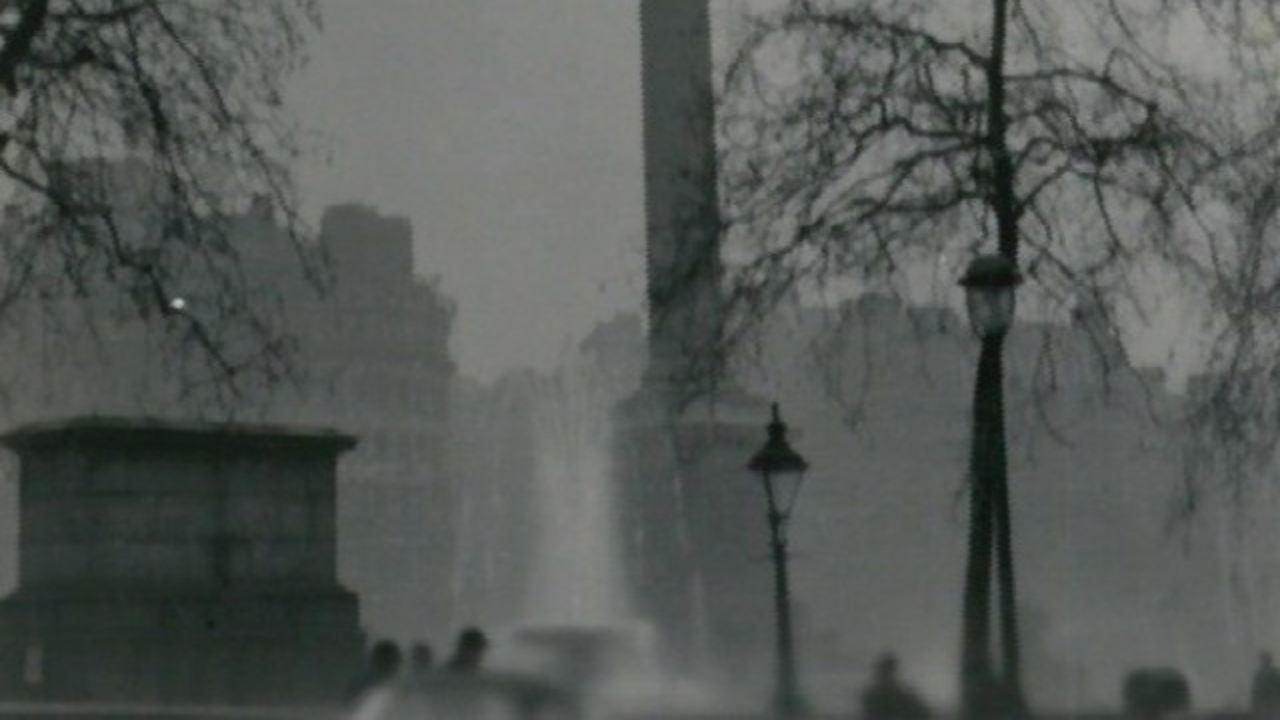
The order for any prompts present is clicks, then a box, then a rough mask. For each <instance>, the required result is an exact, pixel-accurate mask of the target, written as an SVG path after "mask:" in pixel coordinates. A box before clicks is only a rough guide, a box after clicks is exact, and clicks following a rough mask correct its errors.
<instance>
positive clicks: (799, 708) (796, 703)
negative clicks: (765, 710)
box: [771, 692, 813, 718]
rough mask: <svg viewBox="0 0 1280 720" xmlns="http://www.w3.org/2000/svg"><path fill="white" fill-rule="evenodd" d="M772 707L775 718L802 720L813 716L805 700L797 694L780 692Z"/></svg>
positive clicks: (775, 697)
mask: <svg viewBox="0 0 1280 720" xmlns="http://www.w3.org/2000/svg"><path fill="white" fill-rule="evenodd" d="M771 707H772V710H773V714H774V716H775V717H779V718H800V717H806V716H808V715H812V714H813V713H812V709H811V708H810V707H809V704H808V703H807V702H805V701H804V698H802V697H800V696H799V695H797V694H795V693H786V692H779V693H778V694H776V695H775V696H774V698H773V704H772V706H771Z"/></svg>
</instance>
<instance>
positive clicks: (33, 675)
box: [0, 418, 364, 705]
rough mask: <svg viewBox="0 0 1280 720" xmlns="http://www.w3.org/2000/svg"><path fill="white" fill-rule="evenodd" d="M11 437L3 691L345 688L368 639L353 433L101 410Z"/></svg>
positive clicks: (200, 698) (87, 695)
mask: <svg viewBox="0 0 1280 720" xmlns="http://www.w3.org/2000/svg"><path fill="white" fill-rule="evenodd" d="M3 441H4V443H5V444H6V445H8V446H9V447H10V448H12V449H14V450H15V451H16V452H17V453H18V455H19V458H20V460H21V476H20V485H21V487H20V496H19V497H20V501H19V502H20V507H19V515H20V518H21V527H20V535H19V562H20V569H19V588H18V590H17V592H16V593H14V594H13V595H12V596H10V597H8V598H6V599H5V600H4V601H2V602H0V638H3V641H0V691H3V693H4V694H5V695H8V696H9V697H20V698H26V699H33V700H68V701H69V700H75V701H98V702H165V703H216V704H222V703H241V704H255V705H262V704H298V703H315V702H324V701H330V700H337V699H339V698H340V696H341V694H342V691H343V688H344V687H345V686H346V683H347V682H348V681H349V679H350V678H352V677H353V676H354V674H355V673H356V672H357V671H358V669H359V667H360V664H361V652H362V648H363V644H364V641H363V637H362V634H361V632H360V630H359V620H358V604H357V601H356V598H355V596H354V595H353V594H352V593H350V592H348V591H347V590H345V589H344V588H342V587H340V586H339V585H338V583H337V580H336V574H335V557H334V547H335V541H336V528H335V524H334V496H335V467H334V466H335V462H336V459H337V456H338V454H339V453H340V452H342V451H343V450H345V449H347V448H349V447H351V446H352V445H353V444H354V441H353V440H352V439H351V438H349V437H346V436H343V435H338V434H336V433H330V432H325V431H310V430H300V429H289V428H278V427H246V426H234V425H176V424H171V423H158V422H149V421H138V420H111V419H101V418H89V419H82V420H76V421H71V422H67V423H60V424H55V425H45V426H32V427H27V428H23V429H20V430H17V431H14V432H11V433H9V434H8V435H6V436H4V438H3Z"/></svg>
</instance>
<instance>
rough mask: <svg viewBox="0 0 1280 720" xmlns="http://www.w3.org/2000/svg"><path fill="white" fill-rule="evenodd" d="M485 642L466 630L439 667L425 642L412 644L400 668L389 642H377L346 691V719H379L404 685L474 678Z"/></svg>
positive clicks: (400, 656)
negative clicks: (438, 676)
mask: <svg viewBox="0 0 1280 720" xmlns="http://www.w3.org/2000/svg"><path fill="white" fill-rule="evenodd" d="M488 647H489V639H488V638H487V637H486V636H485V634H484V633H483V632H482V631H480V630H479V629H478V628H474V627H470V628H467V629H465V630H463V631H462V632H461V633H460V634H459V635H458V641H457V645H456V646H455V647H454V651H453V656H452V657H451V658H450V659H449V661H448V662H447V663H445V664H444V666H443V667H440V668H437V667H436V666H435V654H434V653H433V652H432V650H431V646H429V645H427V644H426V643H415V644H414V645H412V646H411V647H410V649H409V667H408V669H407V672H406V668H405V667H404V665H405V662H404V653H403V652H402V651H401V649H400V646H399V645H397V644H395V643H394V642H392V641H390V640H379V641H378V642H376V643H374V645H373V647H372V648H371V649H370V651H369V659H368V664H367V665H366V667H365V669H364V671H363V673H362V674H361V675H360V677H358V678H357V679H356V681H355V682H354V683H352V686H351V687H350V688H349V689H348V692H347V705H348V711H349V713H348V714H349V717H351V718H352V719H353V720H381V719H382V718H385V717H387V715H388V709H389V708H390V706H391V705H392V704H394V703H395V702H396V699H397V696H398V695H399V694H400V693H399V691H400V690H401V689H404V687H405V685H406V683H407V684H409V685H410V686H412V685H414V684H423V683H426V682H427V681H429V680H430V679H431V678H433V677H434V676H436V674H437V673H448V674H452V675H456V676H466V675H474V674H475V673H476V672H477V671H479V670H480V667H481V665H482V664H483V662H484V655H485V651H486V650H487V649H488Z"/></svg>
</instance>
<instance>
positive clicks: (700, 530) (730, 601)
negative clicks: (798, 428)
mask: <svg viewBox="0 0 1280 720" xmlns="http://www.w3.org/2000/svg"><path fill="white" fill-rule="evenodd" d="M670 408H671V404H670V403H669V402H668V400H667V396H666V395H664V393H662V392H661V391H660V390H659V389H658V388H657V387H656V386H654V385H647V386H646V387H644V388H642V389H641V390H640V391H639V392H638V393H637V394H636V395H634V396H632V397H631V398H630V399H628V400H627V401H626V402H624V403H622V404H621V405H620V406H619V407H618V408H617V410H616V416H615V428H616V436H615V450H614V462H615V476H616V477H617V479H618V483H619V487H620V489H621V492H620V494H621V498H622V502H621V512H620V513H619V514H620V520H621V533H622V538H623V544H624V556H625V564H626V569H627V579H628V585H629V592H630V593H631V597H632V598H633V599H634V602H635V603H636V606H637V611H638V614H640V615H641V616H642V617H644V618H645V619H647V620H648V621H650V622H652V623H653V624H654V626H655V628H656V630H657V633H658V645H659V652H660V654H661V655H662V659H663V661H664V663H666V666H667V667H671V668H676V669H677V670H681V671H705V670H713V671H715V672H716V673H717V674H721V673H723V674H728V675H732V674H735V673H740V672H743V671H745V670H746V669H747V668H748V667H749V666H751V665H752V664H753V662H755V661H757V660H758V659H760V657H761V653H762V652H765V651H767V650H768V648H769V645H768V642H769V639H770V638H771V637H772V625H771V623H772V617H773V616H772V614H771V610H770V607H771V605H770V599H771V597H772V596H771V594H770V593H771V585H770V582H771V577H772V576H771V574H770V569H769V565H768V563H767V552H766V551H767V539H768V528H767V526H766V522H765V503H764V495H763V490H762V489H761V487H760V482H759V479H758V478H756V477H754V476H753V475H752V473H751V472H749V471H748V470H747V469H746V464H747V461H748V460H749V459H750V457H751V455H752V453H753V452H755V450H756V449H757V448H758V446H759V445H760V443H761V442H762V441H763V440H762V439H763V436H764V435H763V433H764V430H763V428H764V425H765V423H766V422H767V420H768V417H769V411H768V405H767V403H765V402H764V401H762V400H759V399H757V398H754V397H751V396H749V395H746V394H745V393H743V392H741V391H737V390H734V389H728V390H727V391H725V392H722V393H720V394H718V395H717V396H715V397H714V398H712V399H710V400H703V401H699V402H697V403H695V404H693V405H692V406H690V407H687V408H683V409H682V410H681V411H680V412H679V413H678V414H673V413H672V411H671V409H670Z"/></svg>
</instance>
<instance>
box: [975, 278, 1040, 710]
mask: <svg viewBox="0 0 1280 720" xmlns="http://www.w3.org/2000/svg"><path fill="white" fill-rule="evenodd" d="M1020 282H1022V276H1021V274H1020V273H1019V272H1018V268H1017V266H1016V265H1014V263H1013V262H1012V261H1010V260H1009V259H1008V258H1005V257H1004V256H1002V255H983V256H979V257H977V258H975V259H974V260H973V262H971V263H970V264H969V267H968V268H967V269H966V270H965V273H964V276H963V277H962V278H961V279H960V285H961V286H963V287H964V289H965V304H966V306H967V308H968V312H969V321H970V323H971V324H972V325H973V331H974V334H975V335H977V336H978V338H979V339H980V340H981V341H982V354H981V355H980V356H979V359H978V377H977V382H976V383H975V385H974V399H973V436H972V446H971V450H970V455H969V482H970V499H969V548H968V558H967V566H966V568H965V586H964V617H963V628H962V637H961V646H962V647H961V680H960V689H961V716H962V717H963V718H964V719H965V720H990V719H991V718H997V717H998V718H1020V717H1026V706H1025V700H1024V698H1023V695H1022V682H1021V677H1020V672H1019V665H1020V659H1019V646H1018V619H1017V611H1016V602H1017V593H1016V587H1015V584H1014V573H1013V527H1012V524H1011V522H1010V514H1009V479H1008V462H1007V458H1006V456H1005V439H1004V368H1003V359H1002V355H1003V349H1004V338H1005V334H1006V333H1008V331H1009V326H1010V325H1011V324H1012V323H1013V312H1014V300H1015V298H1014V296H1015V292H1014V290H1015V288H1016V287H1017V286H1018V284H1019V283H1020ZM993 553H994V556H995V565H996V579H997V581H998V583H999V595H998V605H997V614H998V617H999V623H1000V640H1001V659H1002V664H1001V667H1000V670H1001V671H1002V672H1000V673H997V672H996V668H995V667H994V665H993V663H992V658H991V650H992V648H991V637H990V635H991V633H990V627H991V626H990V617H989V614H990V608H991V566H992V555H993Z"/></svg>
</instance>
